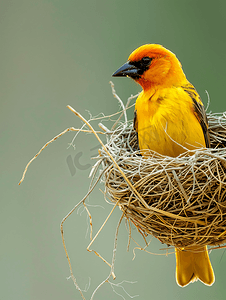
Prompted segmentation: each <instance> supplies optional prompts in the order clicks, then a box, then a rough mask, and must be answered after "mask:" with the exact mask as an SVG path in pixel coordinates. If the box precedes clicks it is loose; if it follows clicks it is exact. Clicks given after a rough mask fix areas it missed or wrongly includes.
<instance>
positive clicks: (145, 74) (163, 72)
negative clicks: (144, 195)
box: [112, 44, 186, 90]
mask: <svg viewBox="0 0 226 300" xmlns="http://www.w3.org/2000/svg"><path fill="white" fill-rule="evenodd" d="M112 76H128V77H131V78H132V79H134V80H135V81H136V82H138V83H139V84H140V85H141V86H142V88H143V89H144V90H146V89H149V88H151V87H153V86H156V85H161V86H165V87H169V86H179V85H181V84H182V83H183V82H185V81H186V77H185V75H184V72H183V70H182V68H181V63H180V62H179V60H178V59H177V57H176V55H175V54H173V53H172V52H171V51H169V50H167V49H166V48H164V47H163V46H161V45H157V44H147V45H143V46H141V47H139V48H137V49H136V50H134V51H133V52H132V53H131V54H130V56H129V59H128V61H127V62H126V63H125V64H124V65H123V66H122V67H121V68H119V69H118V70H117V71H116V72H115V73H114V74H113V75H112Z"/></svg>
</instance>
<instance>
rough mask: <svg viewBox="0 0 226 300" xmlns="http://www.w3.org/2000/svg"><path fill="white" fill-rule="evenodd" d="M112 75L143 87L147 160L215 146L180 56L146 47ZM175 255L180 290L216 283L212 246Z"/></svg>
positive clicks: (139, 104) (140, 112) (140, 109)
mask: <svg viewBox="0 0 226 300" xmlns="http://www.w3.org/2000/svg"><path fill="white" fill-rule="evenodd" d="M112 76H126V77H131V78H132V79H134V80H135V81H136V82H137V83H139V84H140V85H141V87H142V88H143V90H142V92H141V93H140V95H139V96H138V98H137V100H136V105H135V114H134V128H135V130H136V132H137V135H138V144H139V148H140V151H141V154H142V155H143V156H147V153H148V152H147V151H145V150H146V149H150V150H153V151H155V152H157V153H160V154H162V155H166V156H171V157H176V156H178V155H180V154H181V153H183V152H185V151H187V150H195V149H198V148H203V147H209V146H210V141H209V133H208V122H207V118H206V113H205V109H204V106H203V104H202V101H201V99H200V97H199V95H198V93H197V91H196V89H195V88H194V86H193V85H192V84H191V83H190V82H189V81H188V80H187V78H186V76H185V74H184V72H183V70H182V67H181V63H180V61H179V60H178V59H177V57H176V56H175V54H174V53H172V52H171V51H169V50H167V49H165V48H164V47H163V46H161V45H156V44H147V45H143V46H141V47H139V48H138V49H136V50H134V51H133V52H132V53H131V54H130V56H129V58H128V61H127V62H126V63H125V64H124V65H123V66H122V67H120V68H119V69H118V70H117V71H116V72H115V73H114V74H113V75H112ZM175 253H176V281H177V284H178V285H179V286H182V287H184V286H186V285H188V284H189V283H190V282H194V281H197V280H198V279H199V280H200V281H202V282H203V283H204V284H206V285H212V284H213V283H214V280H215V277H214V272H213V268H212V266H211V263H210V259H209V255H208V249H207V247H206V246H204V247H198V246H195V245H192V246H189V247H186V248H180V249H179V248H176V251H175Z"/></svg>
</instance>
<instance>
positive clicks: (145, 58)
mask: <svg viewBox="0 0 226 300" xmlns="http://www.w3.org/2000/svg"><path fill="white" fill-rule="evenodd" d="M151 61H152V58H151V57H148V56H146V57H143V58H142V59H141V62H142V63H143V64H145V65H147V64H150V62H151Z"/></svg>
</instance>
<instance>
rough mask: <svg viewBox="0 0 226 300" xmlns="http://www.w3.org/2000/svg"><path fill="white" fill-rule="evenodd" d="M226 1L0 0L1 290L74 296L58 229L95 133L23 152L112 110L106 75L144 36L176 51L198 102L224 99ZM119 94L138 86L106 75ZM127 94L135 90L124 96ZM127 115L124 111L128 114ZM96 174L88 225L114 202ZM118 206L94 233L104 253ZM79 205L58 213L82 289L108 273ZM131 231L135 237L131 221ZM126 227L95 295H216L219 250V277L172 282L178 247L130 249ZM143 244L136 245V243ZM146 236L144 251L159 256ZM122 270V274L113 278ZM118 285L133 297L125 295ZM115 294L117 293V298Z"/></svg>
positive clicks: (220, 284) (219, 103)
mask: <svg viewBox="0 0 226 300" xmlns="http://www.w3.org/2000/svg"><path fill="white" fill-rule="evenodd" d="M225 11H226V2H225V1H224V0H221V1H220V0H216V1H197V0H193V1H192V0H190V1H181V0H180V1H179V0H178V1H176V0H172V1H167V0H162V1H157V0H148V1H145V0H140V1H136V0H114V1H106V0H83V1H76V0H64V1H60V0H36V1H34V0H20V1H18V0H7V1H6V0H2V1H1V4H0V22H1V26H0V36H1V47H0V53H1V55H0V58H1V72H0V86H1V87H0V93H1V110H0V113H1V118H0V122H1V128H2V130H1V156H0V161H1V171H2V172H1V173H2V176H1V181H0V184H1V210H0V223H1V248H0V299H4V300H8V299H10V300H11V299H17V300H22V299H23V300H27V299H32V300H39V299H43V300H47V299H48V300H49V299H55V300H58V299H59V300H60V299H67V300H69V299H81V298H80V294H79V292H78V290H76V288H75V286H74V285H73V282H72V281H71V280H67V278H68V277H69V276H70V272H69V268H68V263H67V260H66V256H65V253H64V249H63V246H62V241H61V236H60V221H61V220H62V219H63V217H64V216H65V215H66V214H67V213H68V212H69V210H70V209H71V208H72V207H73V206H74V205H75V204H76V203H77V202H79V201H80V200H81V199H82V197H83V196H84V195H85V194H86V192H87V190H88V187H89V183H90V181H89V179H88V175H89V172H90V169H91V164H93V161H92V160H91V157H92V156H94V155H95V154H96V153H97V147H98V142H97V141H96V140H95V138H94V137H93V136H92V135H87V134H84V133H81V134H79V135H78V137H77V139H76V140H75V145H76V148H75V149H73V147H70V148H68V144H69V143H70V142H71V141H72V139H73V137H74V135H75V134H74V133H67V134H66V135H64V136H63V137H61V138H60V139H59V140H57V141H56V142H54V143H53V144H51V145H49V146H48V148H47V149H45V151H43V152H42V154H41V155H40V156H39V157H38V158H37V159H36V160H35V161H34V162H33V163H32V165H31V166H30V168H29V169H28V172H27V175H26V178H25V181H24V182H23V183H22V184H21V186H18V185H17V183H18V182H19V180H20V178H21V175H22V172H23V170H24V167H25V165H26V164H27V162H28V161H29V160H30V159H31V158H32V157H33V156H34V155H35V154H36V153H37V151H38V150H39V149H40V148H41V147H42V145H44V144H45V143H46V142H47V141H48V140H50V139H51V138H52V137H54V136H55V135H57V134H58V133H59V132H61V131H63V130H64V129H66V128H67V127H70V126H74V127H77V128H78V127H80V126H81V125H82V123H81V121H80V120H79V119H78V118H76V117H75V115H73V114H72V113H71V112H70V111H69V110H68V109H67V108H66V105H68V104H70V105H71V106H73V107H74V108H75V109H76V110H78V111H79V112H80V113H81V114H82V115H83V116H84V117H86V118H89V114H88V112H87V110H89V111H90V112H91V113H92V115H94V116H95V115H97V114H99V113H100V112H103V113H104V114H106V115H108V114H111V113H114V112H117V111H118V110H119V104H118V102H117V100H116V99H115V98H113V96H112V94H111V88H110V85H109V81H110V80H112V78H111V74H112V73H113V72H114V71H115V70H116V69H117V68H118V67H120V66H121V65H122V64H123V63H124V62H125V61H126V60H127V57H128V56H129V54H130V53H131V52H132V51H133V50H134V49H135V48H137V47H138V46H140V45H142V44H145V43H159V44H162V45H164V46H165V47H166V48H168V49H170V50H171V51H173V52H174V53H176V55H177V57H178V58H179V59H180V61H181V62H182V65H183V69H184V72H185V74H186V75H187V78H188V80H189V81H191V82H192V83H193V84H194V85H195V87H196V89H197V90H198V92H199V94H200V95H201V98H202V100H203V102H204V103H205V104H206V103H207V95H206V92H205V90H207V91H208V93H209V95H210V99H211V103H210V108H209V110H212V111H214V112H220V111H224V110H226V104H225V78H226V71H225V70H226V59H225V48H226V39H225V28H226V18H225ZM113 81H114V83H115V88H116V91H117V93H118V94H119V96H120V97H121V98H122V99H123V101H124V103H125V102H126V99H127V98H128V97H129V96H130V95H131V94H136V93H137V92H139V91H140V87H139V86H138V85H136V84H135V83H134V82H132V80H129V79H126V78H115V79H113ZM133 101H135V100H133ZM129 116H130V117H131V118H132V111H131V112H130V115H129ZM99 188H100V189H103V188H104V187H103V184H100V185H99V186H98V187H97V188H96V190H95V191H94V192H93V194H92V195H91V196H90V198H89V205H90V206H89V210H90V212H91V214H92V217H93V224H94V225H93V232H94V234H95V233H96V232H97V231H98V229H99V227H100V226H101V224H102V223H103V221H104V220H105V218H106V216H107V215H108V213H109V212H110V210H111V209H112V206H111V205H109V204H106V202H105V200H104V197H103V194H102V193H101V191H100V190H99ZM119 218H120V211H119V209H116V210H115V212H114V214H113V215H112V216H111V218H110V219H109V221H108V223H107V225H106V226H105V227H104V229H103V231H102V232H101V234H100V235H99V237H98V239H97V240H96V241H95V242H94V243H93V245H92V249H95V250H97V251H98V252H100V253H101V255H103V256H104V258H105V259H107V260H108V261H111V256H112V249H113V241H114V234H115V228H116V225H117V222H118V220H119ZM87 226H88V220H87V214H86V212H84V211H83V210H82V209H80V210H79V211H78V213H77V212H75V213H74V214H73V215H72V216H70V218H69V219H68V220H67V221H66V223H65V226H64V230H65V239H66V245H67V248H68V252H69V255H70V258H71V263H72V267H73V271H74V275H75V277H76V279H77V282H78V284H79V286H80V287H81V289H84V290H85V289H87V286H88V285H89V283H90V286H89V288H88V291H87V292H85V293H84V294H85V297H86V299H90V297H91V294H92V292H93V290H94V289H95V288H96V286H97V285H98V284H100V282H102V281H103V280H104V279H105V278H106V276H107V275H108V273H109V271H110V270H109V267H108V266H107V265H105V264H104V263H103V262H102V261H101V260H100V259H99V258H98V257H97V256H95V254H94V253H88V252H87V251H86V247H87V246H88V244H89V233H88V234H87ZM133 235H134V237H135V238H136V240H137V241H139V242H141V243H142V238H141V237H140V236H139V234H138V233H137V231H136V229H135V228H133ZM127 240H128V234H127V231H126V228H125V225H124V222H122V225H121V227H120V231H119V238H118V249H117V257H116V263H115V274H116V276H117V278H116V280H115V281H114V282H113V280H112V279H111V282H113V283H114V284H115V285H114V286H113V285H110V284H105V285H104V286H103V287H102V288H101V289H100V290H99V291H98V292H97V294H96V296H95V297H94V299H98V300H102V299H109V300H110V299H121V298H122V297H124V299H131V298H132V297H133V296H136V295H139V297H136V299H160V300H161V299H169V300H171V299H184V300H188V299H200V300H203V299H205V300H207V299H211V300H212V299H214V300H221V299H225V297H226V292H225V277H226V269H225V266H226V255H225V252H224V250H217V251H213V252H212V253H211V255H210V258H211V261H212V265H213V268H214V271H215V276H216V282H215V284H214V285H213V286H212V287H207V286H205V285H203V284H201V283H200V282H197V283H195V284H191V285H189V286H188V287H186V288H183V289H182V288H180V287H178V286H177V284H176V282H175V276H174V273H175V257H174V255H173V254H171V255H169V256H161V255H160V256H156V255H151V254H148V253H145V252H142V251H139V250H136V258H135V260H132V258H133V251H132V250H133V248H134V247H135V244H134V243H132V244H131V247H130V251H129V252H127ZM142 245H144V244H142ZM161 248H164V245H161V244H160V243H159V242H158V241H157V240H155V239H153V240H152V242H151V244H150V246H149V248H148V250H149V251H150V252H153V253H159V254H164V253H165V252H164V251H163V250H160V249H161ZM123 280H126V281H128V282H124V283H123V284H120V283H121V282H122V281H123ZM122 287H123V288H124V289H125V290H126V292H127V293H128V294H129V295H130V296H131V297H130V296H129V295H127V294H126V293H125V291H124V290H123V288H122ZM116 293H119V294H121V296H119V295H117V294H116Z"/></svg>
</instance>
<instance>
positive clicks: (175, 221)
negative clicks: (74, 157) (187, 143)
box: [100, 114, 226, 247]
mask: <svg viewBox="0 0 226 300" xmlns="http://www.w3.org/2000/svg"><path fill="white" fill-rule="evenodd" d="M208 120H209V132H210V139H211V147H212V148H211V149H199V150H196V151H189V152H186V153H184V154H182V155H180V156H179V157H176V158H172V157H168V156H161V155H157V154H156V153H154V152H151V151H150V158H143V157H142V156H141V155H140V153H139V150H138V145H137V139H136V133H135V132H134V130H133V126H132V124H126V123H125V124H122V123H121V124H120V125H119V126H118V128H117V129H116V130H115V131H114V132H112V133H111V134H109V135H108V141H107V144H106V145H105V146H106V148H107V149H108V151H109V153H110V154H111V155H112V156H113V158H114V159H115V160H116V162H117V164H118V166H119V167H120V168H121V170H122V171H123V172H124V174H125V175H126V177H127V178H128V179H129V180H130V182H131V183H132V184H133V186H134V188H135V189H136V190H137V192H138V193H139V194H140V196H141V197H142V198H143V199H144V200H145V202H146V203H147V205H146V206H144V205H143V203H142V201H140V199H139V198H138V197H137V195H135V194H134V192H133V191H132V190H131V188H130V187H129V186H128V184H127V183H126V181H125V180H124V178H123V177H122V174H121V173H120V172H119V170H118V168H117V167H116V166H115V165H114V163H112V160H111V159H110V157H109V155H108V154H107V153H106V152H105V151H104V149H102V150H100V154H101V156H102V161H103V167H104V169H105V186H106V191H107V192H108V194H109V197H110V198H111V200H112V201H113V202H117V201H119V202H118V205H119V207H120V209H121V210H122V211H123V212H124V213H125V216H126V218H127V219H129V220H131V221H132V222H133V223H134V224H135V225H136V226H137V227H138V228H139V229H141V230H142V231H143V232H145V233H147V234H151V235H153V236H155V237H156V238H158V239H159V240H160V241H161V242H162V243H165V244H167V245H173V246H176V247H185V246H188V245H194V244H196V245H200V246H201V245H220V244H223V243H225V242H226V116H225V115H224V114H208ZM153 209H154V210H153ZM156 209H157V211H156Z"/></svg>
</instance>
